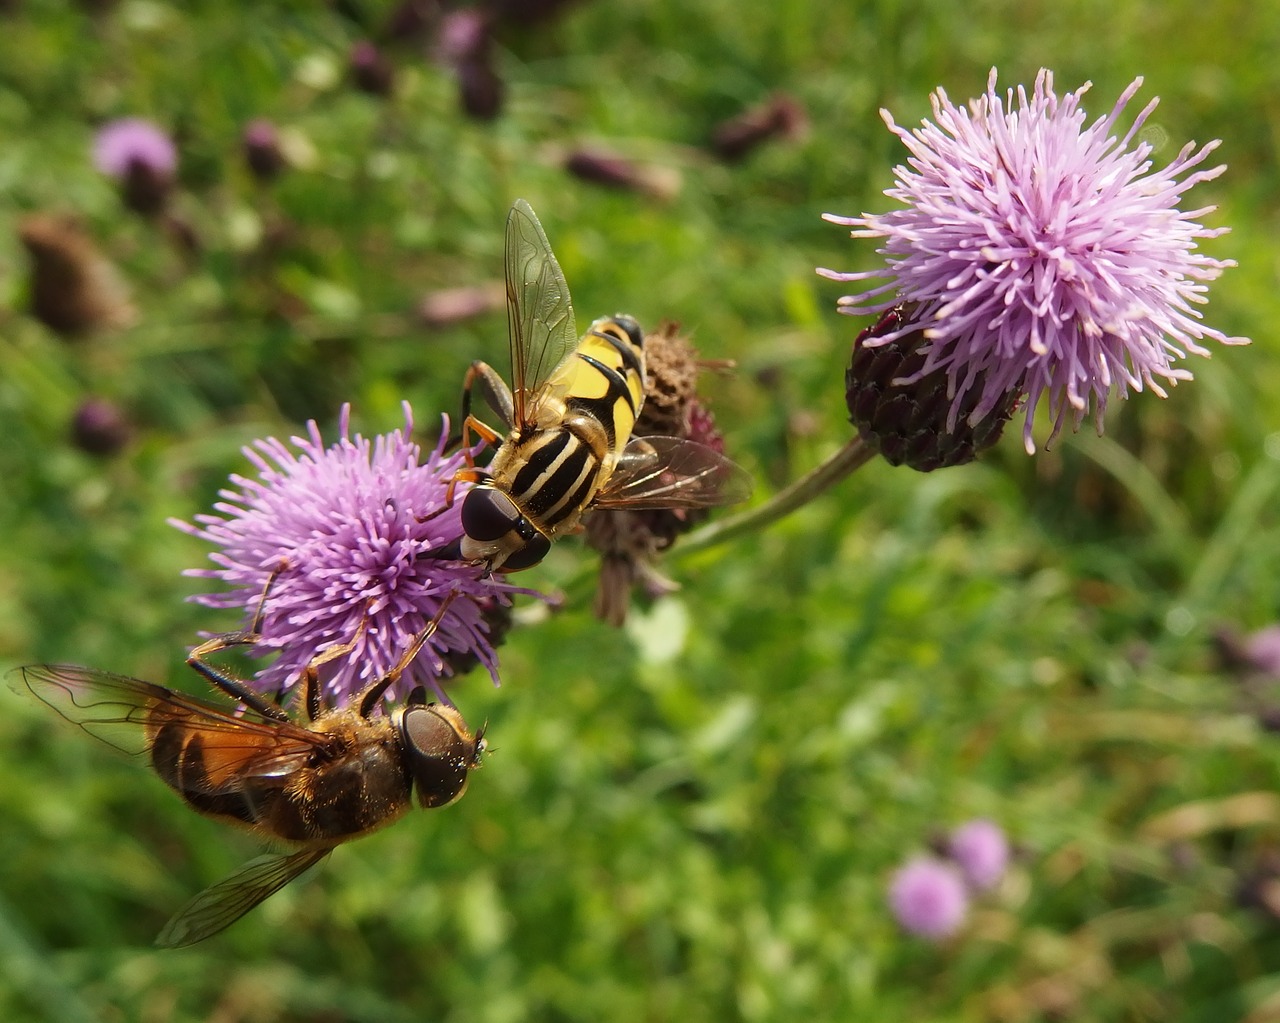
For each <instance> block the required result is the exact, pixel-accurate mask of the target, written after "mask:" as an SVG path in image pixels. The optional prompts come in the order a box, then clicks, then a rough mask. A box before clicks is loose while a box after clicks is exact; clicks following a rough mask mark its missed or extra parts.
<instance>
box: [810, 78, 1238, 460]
mask: <svg viewBox="0 0 1280 1023" xmlns="http://www.w3.org/2000/svg"><path fill="white" fill-rule="evenodd" d="M1141 84H1142V79H1141V78H1137V79H1135V80H1134V82H1133V83H1132V84H1131V85H1130V86H1129V87H1128V88H1127V89H1125V91H1124V92H1123V93H1122V94H1121V96H1120V98H1119V100H1118V101H1117V102H1116V105H1115V107H1114V108H1113V109H1112V111H1111V113H1110V114H1108V115H1107V116H1105V117H1101V118H1099V119H1097V120H1096V121H1094V122H1093V123H1092V124H1090V125H1088V126H1087V127H1086V125H1085V112H1084V110H1083V109H1081V108H1080V105H1079V103H1080V97H1081V96H1083V95H1084V93H1085V92H1086V91H1087V90H1088V89H1089V83H1085V84H1084V85H1083V86H1081V87H1080V88H1079V89H1078V90H1076V91H1075V92H1072V93H1067V94H1066V95H1065V96H1063V97H1061V98H1059V97H1058V96H1057V95H1056V94H1055V93H1054V91H1053V75H1052V73H1051V72H1049V71H1045V70H1042V71H1041V72H1040V73H1039V75H1038V76H1037V77H1036V84H1035V90H1034V92H1033V94H1032V95H1031V96H1028V95H1027V93H1026V90H1025V88H1023V87H1022V86H1019V87H1018V89H1017V92H1016V107H1015V93H1014V92H1013V90H1009V91H1007V92H1006V94H1005V96H1004V97H1001V95H1000V94H999V93H997V91H996V71H995V69H994V68H993V69H992V71H991V76H990V78H989V80H988V83H987V92H986V94H985V95H983V96H981V97H979V98H978V99H976V100H973V101H972V102H971V103H970V104H969V107H968V109H967V110H966V109H965V108H962V107H957V106H955V105H954V104H952V103H951V101H950V99H948V97H947V95H946V93H945V92H944V91H943V90H942V89H938V90H937V91H936V92H935V93H934V94H933V96H932V104H933V112H934V120H933V121H932V122H931V121H928V120H926V121H924V122H923V124H922V126H921V127H920V128H918V129H916V130H915V131H907V130H906V129H904V128H900V127H899V126H898V125H896V124H895V123H894V121H893V118H892V117H891V116H890V114H889V113H888V111H884V110H882V111H881V116H882V117H883V118H884V120H885V123H886V124H888V126H889V129H890V131H892V132H893V133H894V134H895V135H897V136H898V137H899V138H900V139H902V141H903V143H904V144H905V145H906V146H907V148H908V149H909V150H910V152H911V158H910V160H909V161H908V165H907V166H899V167H898V168H897V169H896V171H895V175H896V178H897V185H896V187H895V188H892V189H889V190H888V191H887V192H886V193H885V194H886V195H888V196H889V197H890V198H892V199H896V200H898V201H899V202H901V203H903V205H904V208H903V209H900V210H894V211H892V212H890V213H886V214H883V215H878V214H863V215H862V216H859V217H840V216H835V215H833V214H826V215H825V216H824V219H826V220H829V221H831V222H832V223H836V224H844V225H847V226H850V227H853V228H856V230H854V231H853V232H851V234H852V236H853V237H855V238H882V239H884V244H883V245H882V247H881V248H880V249H879V250H878V251H879V252H880V253H881V254H882V255H883V256H884V257H885V258H886V260H887V261H888V272H887V273H886V271H885V270H883V269H881V270H875V271H867V272H856V273H837V272H835V271H832V270H826V269H819V270H818V273H820V274H822V275H823V276H825V277H828V278H830V279H831V280H836V281H866V280H871V279H875V278H884V277H889V278H891V279H890V280H889V281H888V282H887V283H882V284H879V285H877V286H875V287H871V288H869V289H868V290H866V291H862V292H860V293H858V294H854V295H847V296H845V297H843V298H841V299H840V300H839V305H840V311H841V312H844V313H850V314H864V313H865V314H877V313H882V312H884V311H886V310H888V309H891V308H893V307H894V306H896V305H898V304H899V303H902V302H910V303H915V304H916V306H915V310H916V311H915V315H914V316H913V317H912V319H911V321H910V322H908V323H906V324H904V325H903V326H902V327H901V329H900V330H898V331H897V332H894V333H889V334H884V335H880V336H878V337H876V338H874V339H871V340H868V341H867V342H866V344H868V345H883V344H889V343H891V342H892V341H893V340H895V339H896V338H897V337H898V336H901V335H906V334H909V333H911V332H913V331H919V330H920V329H921V327H922V326H923V328H924V336H925V337H926V338H927V339H928V341H929V347H928V351H927V356H926V362H925V365H924V368H923V369H921V370H919V371H918V372H917V373H916V374H914V375H913V376H912V377H911V380H909V381H901V382H903V383H909V382H912V381H914V380H917V379H921V378H923V377H925V376H926V375H929V374H931V373H934V372H936V371H942V372H945V373H946V374H947V377H948V382H949V390H950V399H951V403H950V413H949V415H950V420H949V422H950V426H949V429H953V428H954V426H955V423H956V421H957V419H958V416H959V410H960V408H961V404H962V401H963V399H964V398H965V395H966V393H967V392H969V391H970V390H971V389H977V390H978V391H979V393H980V400H979V401H978V402H977V405H976V407H974V408H973V409H972V411H970V412H969V413H968V415H967V418H966V422H968V423H969V424H976V423H978V422H980V421H981V420H982V419H984V418H985V417H986V416H987V415H988V414H990V413H991V412H992V411H993V410H995V409H997V408H998V407H999V406H1000V405H1001V403H1002V401H1004V400H1005V399H1006V397H1007V395H1008V394H1009V392H1011V391H1014V392H1016V393H1019V394H1021V393H1025V394H1027V396H1028V400H1027V412H1026V424H1025V427H1024V441H1025V444H1026V448H1027V451H1028V453H1031V452H1033V451H1034V450H1035V444H1034V442H1033V440H1032V416H1033V414H1034V412H1035V409H1036V407H1037V405H1038V404H1039V403H1040V401H1041V399H1042V398H1046V397H1047V399H1048V402H1049V409H1050V414H1051V416H1052V417H1053V420H1054V425H1053V434H1052V436H1051V437H1050V439H1051V440H1052V437H1054V436H1057V434H1058V432H1059V430H1061V428H1062V426H1063V424H1064V422H1065V421H1066V419H1067V417H1068V416H1069V415H1070V416H1072V417H1073V418H1074V426H1075V427H1076V428H1079V425H1080V423H1081V421H1082V420H1083V418H1084V416H1085V414H1086V413H1087V412H1088V410H1089V406H1090V402H1091V401H1092V403H1093V405H1094V409H1095V418H1096V421H1097V424H1098V428H1099V430H1101V427H1102V416H1103V412H1104V410H1105V408H1106V403H1107V397H1108V394H1109V393H1110V391H1111V389H1112V387H1113V386H1115V387H1117V388H1118V389H1119V392H1120V396H1121V397H1127V396H1128V391H1129V389H1130V388H1132V389H1133V390H1135V391H1141V390H1142V389H1143V388H1144V387H1149V388H1151V390H1153V391H1154V392H1155V393H1156V394H1158V395H1160V396H1161V397H1164V396H1165V391H1164V390H1163V389H1162V387H1161V385H1160V383H1159V382H1158V380H1157V378H1160V379H1162V380H1166V381H1170V382H1172V383H1176V382H1177V381H1179V380H1188V379H1190V378H1191V374H1190V373H1189V372H1188V371H1187V370H1185V369H1181V368H1175V367H1174V366H1173V365H1172V363H1173V362H1174V361H1175V360H1176V359H1180V358H1183V357H1184V356H1185V355H1186V354H1187V353H1194V354H1196V355H1208V354H1209V352H1208V350H1207V349H1205V348H1203V347H1201V346H1200V345H1199V344H1197V343H1196V342H1197V341H1198V340H1200V339H1203V338H1211V339H1213V340H1216V341H1219V342H1221V343H1223V344H1245V343H1247V341H1248V339H1246V338H1236V337H1227V336H1226V335H1224V334H1223V333H1222V332H1220V331H1217V330H1213V329H1211V328H1208V327H1205V326H1203V325H1202V323H1201V322H1200V320H1201V315H1200V312H1199V311H1198V310H1197V309H1196V308H1195V306H1196V305H1198V304H1202V303H1204V302H1205V292H1206V291H1207V285H1206V283H1205V282H1207V281H1211V280H1213V279H1215V278H1217V277H1218V276H1219V275H1220V274H1221V273H1222V270H1223V269H1224V268H1226V267H1228V266H1234V265H1235V264H1234V261H1232V260H1218V259H1212V258H1210V257H1208V256H1205V255H1203V254H1201V253H1199V252H1198V251H1196V250H1197V246H1198V243H1199V240H1200V239H1204V238H1214V237H1217V236H1218V235H1221V234H1224V233H1225V232H1226V231H1227V228H1213V229H1207V228H1204V227H1202V226H1201V225H1200V224H1199V223H1197V222H1196V218H1197V217H1200V216H1201V215H1203V214H1206V213H1209V212H1211V211H1212V210H1213V209H1214V208H1215V207H1213V206H1205V207H1201V208H1199V209H1195V210H1191V211H1189V212H1182V211H1181V210H1179V209H1178V207H1177V204H1178V202H1179V201H1180V200H1181V199H1182V196H1183V193H1185V192H1187V191H1188V190H1189V189H1190V188H1191V187H1192V186H1193V185H1196V184H1198V183H1200V182H1203V181H1209V180H1211V179H1213V178H1216V177H1217V176H1218V175H1219V174H1221V173H1222V171H1223V170H1224V169H1225V166H1223V165H1219V166H1217V167H1212V168H1209V169H1202V170H1193V169H1194V168H1196V167H1199V166H1200V165H1201V164H1203V163H1204V161H1205V159H1206V157H1208V155H1209V154H1210V153H1211V152H1212V151H1213V150H1214V149H1216V148H1217V146H1218V142H1217V141H1214V142H1210V143H1209V144H1208V145H1205V146H1202V147H1200V148H1199V149H1196V148H1195V144H1194V143H1188V144H1187V145H1186V146H1185V147H1183V149H1182V150H1181V151H1180V152H1179V153H1178V155H1177V156H1176V157H1175V158H1174V159H1173V161H1172V162H1171V163H1170V164H1168V165H1167V166H1166V167H1164V168H1162V169H1159V170H1153V169H1152V162H1151V160H1150V159H1149V157H1150V155H1151V152H1152V146H1151V144H1150V143H1148V142H1139V143H1138V144H1137V145H1135V146H1133V148H1129V147H1130V144H1131V143H1132V142H1133V141H1134V139H1135V137H1136V136H1137V134H1138V132H1139V130H1140V129H1141V128H1142V126H1143V124H1144V123H1145V122H1146V120H1147V118H1148V117H1149V116H1150V114H1151V112H1152V111H1153V110H1154V109H1155V106H1156V102H1157V101H1156V100H1152V101H1151V102H1150V103H1148V104H1147V106H1146V107H1144V108H1143V109H1142V111H1141V112H1140V113H1139V114H1138V115H1137V117H1136V118H1135V119H1134V121H1133V123H1132V125H1131V126H1130V127H1129V129H1128V130H1127V131H1126V132H1125V133H1124V135H1123V137H1121V138H1117V135H1116V130H1117V124H1118V122H1119V119H1120V115H1121V112H1122V111H1123V109H1124V107H1125V105H1126V104H1127V103H1128V102H1129V100H1130V99H1131V98H1132V97H1133V95H1134V93H1135V92H1137V90H1138V87H1139V86H1140V85H1141Z"/></svg>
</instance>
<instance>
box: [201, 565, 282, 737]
mask: <svg viewBox="0 0 1280 1023" xmlns="http://www.w3.org/2000/svg"><path fill="white" fill-rule="evenodd" d="M287 567H288V564H287V563H286V562H283V561H282V562H281V563H280V564H279V565H277V566H276V567H275V568H274V569H272V571H271V574H270V575H269V576H267V582H266V585H265V586H263V587H262V596H261V597H259V598H258V606H257V609H256V610H255V611H254V613H253V620H252V621H251V622H250V623H249V627H248V628H247V629H240V630H238V631H236V632H223V633H220V634H219V635H217V636H212V637H210V638H209V639H207V640H205V641H204V642H203V643H201V644H200V645H199V646H197V647H196V648H195V649H193V650H192V651H191V652H190V653H189V654H187V664H188V665H189V666H190V667H191V668H193V669H194V670H195V671H197V672H199V673H200V674H201V675H203V676H204V677H205V678H206V679H208V680H209V681H210V682H212V683H213V684H214V685H215V686H217V687H218V688H219V689H221V690H222V691H223V692H224V693H227V694H228V695H230V696H232V697H234V698H235V699H236V700H238V701H240V702H241V703H243V704H244V705H245V706H246V707H249V708H251V709H253V710H256V711H257V712H258V713H259V714H261V715H263V716H264V717H269V718H273V719H274V720H276V721H288V720H289V715H288V714H286V713H285V712H284V711H283V710H281V709H280V707H279V706H278V705H277V704H274V703H272V702H271V701H269V700H268V699H267V698H266V697H265V696H263V695H262V694H261V693H258V692H255V691H254V690H252V689H250V688H249V687H248V686H247V685H246V684H245V683H244V681H243V680H242V679H238V678H236V677H235V676H234V675H232V674H230V673H228V672H226V671H224V670H222V669H220V668H215V667H214V666H213V665H212V664H209V663H208V662H207V661H206V660H205V658H207V657H208V656H209V655H210V654H215V653H217V652H218V651H219V650H226V649H227V648H229V647H233V646H251V645H252V644H254V643H256V642H258V640H259V639H261V638H262V619H263V616H264V614H265V613H266V607H267V595H268V594H269V593H270V592H271V587H272V585H273V584H274V583H275V581H276V579H277V578H279V576H280V573H281V572H283V571H284V570H285V569H286V568H287Z"/></svg>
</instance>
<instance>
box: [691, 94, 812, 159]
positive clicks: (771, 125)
mask: <svg viewBox="0 0 1280 1023" xmlns="http://www.w3.org/2000/svg"><path fill="white" fill-rule="evenodd" d="M808 130H809V116H808V115H807V114H806V113H805V110H804V107H802V106H801V105H800V102H799V100H796V99H793V98H792V97H791V96H786V95H783V94H781V93H779V94H778V95H776V96H771V97H769V99H767V100H766V101H765V102H763V103H760V104H757V105H756V106H753V107H749V108H748V109H746V110H744V111H743V112H742V113H740V114H738V115H737V116H735V117H731V118H729V120H727V121H723V122H721V123H720V124H718V125H716V128H715V131H713V132H712V134H711V148H712V149H713V150H715V153H716V155H717V156H719V157H720V158H721V159H722V160H728V161H731V162H732V161H735V160H742V159H744V158H746V157H747V156H749V155H750V154H751V153H752V152H754V151H755V150H756V149H757V148H758V147H759V146H760V145H762V144H763V143H765V142H768V141H769V140H770V139H785V140H790V141H795V140H797V139H800V138H803V137H804V136H805V134H806V133H807V132H808Z"/></svg>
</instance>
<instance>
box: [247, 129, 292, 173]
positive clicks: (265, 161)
mask: <svg viewBox="0 0 1280 1023" xmlns="http://www.w3.org/2000/svg"><path fill="white" fill-rule="evenodd" d="M241 143H242V145H243V147H244V159H245V163H247V164H248V165H249V170H250V171H252V172H253V176H254V177H255V178H257V179H258V180H259V181H271V180H273V179H274V178H276V177H277V176H279V174H280V172H281V171H282V170H284V169H285V167H286V166H288V161H287V160H286V159H285V155H284V152H283V150H281V148H280V132H279V131H278V130H277V129H276V126H275V125H274V124H272V123H271V122H270V121H268V120H267V119H266V118H265V117H259V118H255V119H254V120H252V121H250V122H249V123H248V124H247V125H245V128H244V133H243V135H241Z"/></svg>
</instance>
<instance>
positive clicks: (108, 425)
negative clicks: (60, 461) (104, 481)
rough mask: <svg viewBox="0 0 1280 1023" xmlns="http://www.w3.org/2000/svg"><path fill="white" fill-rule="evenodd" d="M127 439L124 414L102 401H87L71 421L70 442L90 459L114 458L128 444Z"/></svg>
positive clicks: (127, 431)
mask: <svg viewBox="0 0 1280 1023" xmlns="http://www.w3.org/2000/svg"><path fill="white" fill-rule="evenodd" d="M129 436H130V429H129V424H128V422H127V421H126V420H125V417H124V413H123V412H121V411H120V409H119V407H118V406H117V405H116V404H115V403H114V402H110V401H107V400H106V399H105V398H87V399H86V400H85V401H84V402H83V403H82V404H81V405H80V407H79V408H78V409H77V410H76V414H75V417H74V418H73V419H72V420H71V439H72V440H73V441H74V442H75V445H76V447H78V448H79V449H80V450H81V451H85V452H87V453H89V454H91V455H101V456H106V455H114V454H116V453H117V452H118V451H120V450H121V449H122V448H123V447H124V446H125V445H126V444H127V443H128V442H129Z"/></svg>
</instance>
